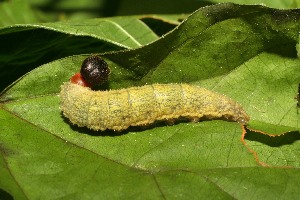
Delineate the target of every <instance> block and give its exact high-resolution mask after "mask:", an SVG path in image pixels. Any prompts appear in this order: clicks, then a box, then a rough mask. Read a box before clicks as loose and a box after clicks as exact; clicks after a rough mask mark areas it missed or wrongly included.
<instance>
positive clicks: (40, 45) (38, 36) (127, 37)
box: [0, 16, 158, 90]
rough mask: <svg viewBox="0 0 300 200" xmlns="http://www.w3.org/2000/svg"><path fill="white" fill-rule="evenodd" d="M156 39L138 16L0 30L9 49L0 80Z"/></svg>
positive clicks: (0, 53) (2, 53) (1, 58)
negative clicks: (44, 65) (71, 58)
mask: <svg viewBox="0 0 300 200" xmlns="http://www.w3.org/2000/svg"><path fill="white" fill-rule="evenodd" d="M16 38H18V40H16ZM45 38H46V39H45ZM156 39H158V36H157V35H156V34H155V33H154V32H153V31H152V30H151V29H150V28H149V27H148V26H146V25H145V24H144V23H143V22H142V21H141V20H139V17H137V16H135V17H134V16H133V17H114V18H103V19H90V20H81V21H66V22H56V23H43V24H20V25H14V26H8V27H4V28H1V29H0V43H1V45H2V46H3V47H6V48H0V70H1V72H2V73H1V74H0V79H1V80H2V81H3V83H4V84H8V83H11V82H12V81H14V80H16V79H17V78H19V77H20V76H21V75H23V74H25V73H26V72H28V71H29V70H32V69H34V68H35V67H37V66H39V65H41V64H42V63H47V62H49V61H52V60H56V59H59V58H62V57H65V56H69V55H74V54H82V53H96V52H107V51H116V50H120V49H124V48H137V47H140V46H142V45H145V44H148V43H150V42H153V41H154V40H156ZM3 86H5V85H3ZM3 86H2V87H0V89H1V90H2V89H4V87H3Z"/></svg>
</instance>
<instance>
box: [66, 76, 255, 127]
mask: <svg viewBox="0 0 300 200" xmlns="http://www.w3.org/2000/svg"><path fill="white" fill-rule="evenodd" d="M60 98H61V105H60V109H61V110H62V113H63V115H64V116H65V117H67V118H68V119H69V120H70V121H71V123H73V124H76V125H78V126H79V127H83V126H86V127H88V128H90V129H93V130H96V131H98V130H101V131H104V130H106V129H112V130H118V131H120V130H124V129H127V128H128V127H129V126H143V125H147V124H151V123H153V122H155V121H156V120H168V121H172V120H174V119H177V118H179V117H184V118H187V119H190V120H192V121H199V119H200V118H202V117H205V118H208V119H218V118H223V119H228V120H231V121H237V122H239V123H242V124H247V122H248V121H249V116H248V115H247V114H246V112H245V111H244V110H243V108H242V107H241V106H240V105H239V104H238V103H236V102H235V101H233V100H232V99H230V98H228V97H226V96H225V95H222V94H218V93H215V92H212V91H209V90H207V89H204V88H201V87H199V86H194V85H188V84H153V85H145V86H142V87H131V88H128V89H120V90H109V91H93V90H91V89H90V88H88V87H83V86H80V85H77V84H73V83H70V82H67V83H64V84H63V85H62V86H61V92H60Z"/></svg>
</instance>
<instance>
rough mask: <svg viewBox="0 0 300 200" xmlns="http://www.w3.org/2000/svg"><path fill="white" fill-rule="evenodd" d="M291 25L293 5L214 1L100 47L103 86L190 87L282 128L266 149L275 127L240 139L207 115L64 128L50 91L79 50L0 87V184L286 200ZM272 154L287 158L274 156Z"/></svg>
mask: <svg viewBox="0 0 300 200" xmlns="http://www.w3.org/2000/svg"><path fill="white" fill-rule="evenodd" d="M299 22H300V11H299V10H286V11H283V10H276V9H270V8H266V7H263V6H239V5H235V4H219V5H215V6H210V7H205V8H202V9H200V10H198V11H196V12H195V13H193V14H192V15H191V16H190V17H189V18H187V19H186V20H185V21H184V22H183V23H182V24H181V25H180V26H178V27H177V28H176V29H174V30H173V31H172V32H171V33H169V34H167V35H165V36H164V37H162V38H161V39H159V40H157V41H156V42H154V43H151V44H149V45H146V46H143V47H142V48H138V49H135V50H128V51H117V52H107V53H105V54H104V55H102V56H103V57H104V58H105V59H106V60H107V62H108V63H109V65H110V66H111V70H112V74H111V78H110V83H109V85H108V86H107V87H108V88H110V89H116V88H123V87H129V86H132V85H143V84H146V83H147V84H151V83H156V82H160V83H170V82H189V83H191V84H196V85H202V86H203V87H206V88H209V89H212V90H214V91H217V92H220V93H224V94H226V95H228V96H230V97H231V98H233V99H235V100H237V101H238V102H239V103H241V104H242V105H243V107H244V108H245V110H246V111H247V112H248V114H249V115H250V117H251V121H250V124H249V128H252V129H260V130H261V131H265V132H268V133H272V131H273V132H275V133H282V132H287V131H294V132H291V133H290V135H292V136H290V137H283V138H282V140H286V141H282V142H281V143H279V145H278V146H276V145H275V146H274V147H272V145H273V144H274V143H278V138H280V137H281V136H278V138H276V141H275V140H272V138H270V139H269V141H268V142H263V141H264V140H262V139H259V138H257V137H255V139H253V136H252V137H251V135H250V136H249V134H250V132H249V133H247V134H248V138H247V137H246V140H243V141H244V142H246V144H247V145H248V146H245V145H244V144H243V143H242V142H241V139H243V138H242V131H245V130H244V129H243V128H242V126H240V125H239V124H237V123H235V122H224V121H218V120H216V121H206V122H200V123H178V124H176V125H174V126H164V124H155V125H154V126H151V127H147V129H145V130H144V129H142V128H141V129H135V128H131V129H129V130H128V131H126V132H122V133H114V132H113V131H106V132H92V131H89V130H87V129H85V128H80V129H79V128H76V127H74V126H71V125H70V124H69V123H68V121H67V119H64V118H63V117H62V116H61V113H60V110H59V97H58V96H57V94H58V92H59V90H60V88H59V86H60V85H61V84H62V83H63V82H64V81H68V79H69V77H70V76H71V75H72V74H74V73H75V72H76V71H78V69H79V66H80V64H81V62H82V60H83V59H84V58H85V57H86V55H78V56H71V57H67V58H64V59H61V60H56V61H53V62H51V63H48V64H45V65H43V66H41V67H39V68H38V69H36V70H34V71H32V72H31V73H29V74H27V75H26V76H25V77H23V78H22V79H20V80H18V81H17V82H16V83H15V84H14V85H13V86H12V87H11V88H9V89H8V90H6V91H5V92H4V93H2V95H1V101H2V104H1V115H0V116H1V132H0V141H1V143H0V151H1V155H2V160H1V167H0V170H1V171H2V172H3V173H1V175H0V176H2V177H0V188H2V189H3V190H4V191H6V192H8V193H9V194H11V195H13V196H15V197H20V198H23V197H25V198H29V199H35V198H42V199H47V198H48V197H49V196H51V198H66V199H74V198H78V199H82V198H109V197H110V198H147V197H149V198H150V197H151V198H170V199H173V198H183V199H187V198H195V199H196V198H197V199H199V198H204V197H208V196H209V197H210V198H212V199H216V198H222V199H226V198H228V199H229V198H230V199H232V198H236V199H244V198H253V199H261V198H264V199H274V197H277V198H286V199H295V198H296V197H297V196H299V192H298V189H297V188H298V187H299V181H298V180H299V178H300V173H299V169H298V167H299V159H298V157H297V153H296V150H297V149H298V148H299V145H300V143H299V139H298V137H297V135H299V126H298V121H299V115H298V113H297V107H296V104H297V101H296V99H295V98H294V97H295V96H296V95H297V91H298V88H297V87H298V83H299V82H300V77H299V72H300V68H299V65H300V61H299V58H297V52H296V43H297V42H298V34H299V30H300V29H299V24H300V23H299ZM247 134H246V136H247ZM253 141H255V142H256V143H253ZM252 144H254V145H252ZM257 144H259V145H257ZM282 145H284V147H282ZM254 147H262V148H261V149H262V150H260V149H259V150H258V149H254ZM270 148H271V149H270ZM283 151H285V152H286V151H291V152H293V155H294V156H290V157H288V159H287V160H288V162H281V161H282V156H280V155H279V154H280V152H283ZM253 153H254V154H256V155H253ZM270 155H273V156H272V161H271V162H267V164H269V165H270V166H277V167H278V166H279V167H287V166H289V167H290V168H272V167H269V168H264V167H261V166H260V164H259V163H266V160H267V159H268V156H270ZM286 155H287V154H286ZM260 159H261V160H260ZM2 180H8V181H6V182H4V181H2ZM66 185H67V187H66ZM283 186H284V187H283ZM270 191H272V192H270Z"/></svg>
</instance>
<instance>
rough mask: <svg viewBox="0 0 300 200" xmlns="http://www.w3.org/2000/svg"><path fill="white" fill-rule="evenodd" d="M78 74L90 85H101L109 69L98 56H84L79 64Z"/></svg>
mask: <svg viewBox="0 0 300 200" xmlns="http://www.w3.org/2000/svg"><path fill="white" fill-rule="evenodd" d="M80 74H81V76H82V77H83V78H84V80H85V81H86V82H87V83H88V85H90V86H91V87H93V86H96V85H101V84H103V83H105V82H106V81H107V80H108V77H109V74H110V69H109V67H108V64H107V63H106V62H105V61H104V60H103V59H102V58H100V57H99V56H91V57H88V58H86V59H85V60H84V61H83V62H82V65H81V69H80Z"/></svg>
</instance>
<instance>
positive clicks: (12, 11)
mask: <svg viewBox="0 0 300 200" xmlns="http://www.w3.org/2000/svg"><path fill="white" fill-rule="evenodd" d="M38 21H39V17H38V15H37V14H36V13H35V12H33V10H32V9H31V8H30V6H29V4H28V3H27V2H24V1H21V0H14V1H8V2H3V3H1V2H0V27H1V26H8V25H12V24H22V23H36V22H38Z"/></svg>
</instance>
